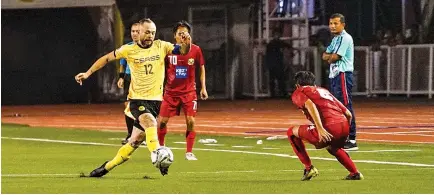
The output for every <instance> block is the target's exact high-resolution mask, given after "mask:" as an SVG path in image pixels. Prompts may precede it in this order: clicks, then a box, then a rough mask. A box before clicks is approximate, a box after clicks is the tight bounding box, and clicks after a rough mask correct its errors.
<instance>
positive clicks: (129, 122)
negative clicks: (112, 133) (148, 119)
mask: <svg viewBox="0 0 434 195" xmlns="http://www.w3.org/2000/svg"><path fill="white" fill-rule="evenodd" d="M125 123H126V124H127V130H128V136H127V138H130V137H131V133H132V132H133V125H134V119H132V118H130V117H128V116H127V115H125Z"/></svg>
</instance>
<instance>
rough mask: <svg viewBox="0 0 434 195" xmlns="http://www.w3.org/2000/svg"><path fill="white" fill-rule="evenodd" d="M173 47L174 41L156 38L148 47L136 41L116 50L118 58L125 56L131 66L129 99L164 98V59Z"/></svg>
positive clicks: (160, 99)
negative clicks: (141, 45)
mask: <svg viewBox="0 0 434 195" xmlns="http://www.w3.org/2000/svg"><path fill="white" fill-rule="evenodd" d="M173 49H174V46H173V44H172V43H170V42H166V41H161V40H155V41H154V42H153V44H152V46H151V47H149V48H146V49H145V48H142V47H140V46H139V45H137V44H136V43H134V44H131V45H128V44H126V45H123V46H121V47H120V48H118V49H117V50H116V51H115V56H116V59H121V58H125V59H126V60H127V63H128V66H129V67H130V71H131V84H130V89H129V91H128V99H134V100H159V101H162V100H163V82H164V75H165V65H164V59H165V57H166V55H167V54H171V53H172V50H173Z"/></svg>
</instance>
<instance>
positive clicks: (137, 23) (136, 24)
mask: <svg viewBox="0 0 434 195" xmlns="http://www.w3.org/2000/svg"><path fill="white" fill-rule="evenodd" d="M138 25H140V23H139V22H136V23H134V24H132V25H131V27H133V26H138Z"/></svg>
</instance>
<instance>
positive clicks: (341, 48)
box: [336, 36, 353, 56]
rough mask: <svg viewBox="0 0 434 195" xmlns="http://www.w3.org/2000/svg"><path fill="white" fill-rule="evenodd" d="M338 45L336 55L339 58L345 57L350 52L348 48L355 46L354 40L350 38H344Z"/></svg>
mask: <svg viewBox="0 0 434 195" xmlns="http://www.w3.org/2000/svg"><path fill="white" fill-rule="evenodd" d="M337 44H338V46H337V47H338V48H337V49H336V54H338V55H339V56H344V55H345V54H346V52H347V50H348V47H350V45H352V44H353V39H352V38H351V37H350V36H342V38H340V39H339V42H338V43H337Z"/></svg>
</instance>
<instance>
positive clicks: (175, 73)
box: [158, 21, 208, 160]
mask: <svg viewBox="0 0 434 195" xmlns="http://www.w3.org/2000/svg"><path fill="white" fill-rule="evenodd" d="M190 31H191V26H190V24H188V23H187V22H186V21H180V22H178V23H177V24H176V25H175V27H174V28H173V34H174V37H175V40H176V43H177V44H179V43H180V41H181V40H182V36H184V35H185V34H189V33H190ZM204 64H205V60H204V58H203V55H202V50H201V49H200V47H199V46H197V45H195V44H191V47H190V51H189V52H188V54H186V55H177V54H172V55H168V56H167V57H166V66H167V67H166V68H167V69H166V70H167V71H166V82H167V83H166V86H165V89H164V90H165V93H164V97H163V102H162V103H161V107H160V115H159V116H158V140H159V142H160V145H162V146H164V137H165V136H166V133H167V123H168V122H169V118H170V117H173V116H176V115H179V114H180V110H181V108H182V109H183V110H184V115H185V120H186V123H187V131H186V134H185V137H186V138H185V139H186V142H187V150H186V153H185V159H187V160H197V158H196V156H195V155H194V154H193V153H192V150H193V145H194V140H195V138H196V132H195V131H194V123H195V121H194V117H195V116H196V111H197V95H196V76H195V70H196V67H200V82H201V86H202V89H201V90H200V97H201V99H202V100H206V99H207V98H208V93H207V91H206V85H205V66H204Z"/></svg>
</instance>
